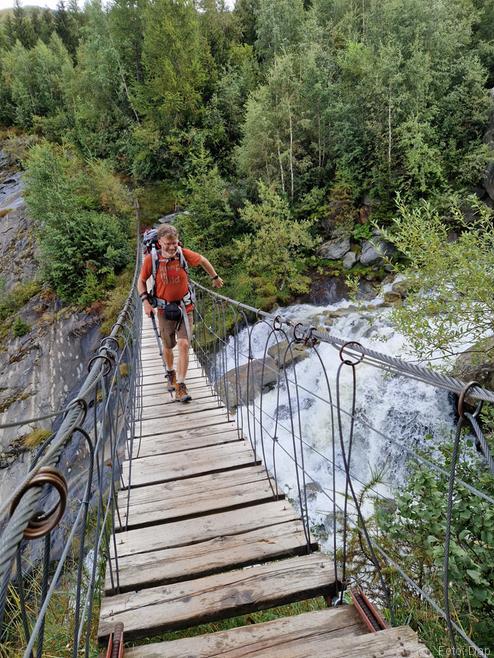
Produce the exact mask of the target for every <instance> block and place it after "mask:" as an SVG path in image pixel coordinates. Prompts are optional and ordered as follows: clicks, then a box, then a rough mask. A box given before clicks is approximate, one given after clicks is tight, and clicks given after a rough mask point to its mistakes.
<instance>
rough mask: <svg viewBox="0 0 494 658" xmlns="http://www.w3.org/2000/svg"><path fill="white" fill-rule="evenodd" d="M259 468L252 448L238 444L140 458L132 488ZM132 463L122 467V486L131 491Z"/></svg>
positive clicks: (134, 467)
mask: <svg viewBox="0 0 494 658" xmlns="http://www.w3.org/2000/svg"><path fill="white" fill-rule="evenodd" d="M256 463H257V464H259V463H260V460H256V459H254V453H253V452H252V450H250V448H246V447H245V446H244V445H237V444H236V443H227V444H226V445H219V446H218V445H213V446H207V447H206V448H197V449H194V450H184V451H183V452H173V453H171V454H167V455H153V456H150V457H139V458H138V459H134V460H132V469H131V472H130V477H131V484H130V486H131V487H142V486H145V485H148V484H153V483H158V482H167V481H170V480H180V479H182V478H189V477H194V476H196V475H206V473H215V472H216V471H226V470H229V469H233V468H242V467H243V466H253V465H254V464H256ZM129 471H130V467H129V461H125V462H123V464H122V486H123V487H127V486H129V485H128V479H129Z"/></svg>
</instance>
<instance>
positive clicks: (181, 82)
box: [139, 0, 208, 132]
mask: <svg viewBox="0 0 494 658" xmlns="http://www.w3.org/2000/svg"><path fill="white" fill-rule="evenodd" d="M185 44H186V47H185ZM205 46H206V44H205V42H204V40H203V38H202V37H201V34H200V31H199V19H198V15H197V12H196V11H195V8H194V3H193V2H192V0H156V2H153V3H149V4H148V5H147V7H146V9H145V11H144V44H143V58H142V61H143V68H144V72H145V79H144V83H143V85H142V86H141V88H140V90H139V108H140V111H141V112H142V113H144V114H145V115H146V116H147V117H148V118H149V119H151V120H152V121H153V123H154V124H155V125H156V126H158V127H159V128H160V129H162V130H163V131H165V132H168V131H170V130H171V129H173V128H180V127H183V126H184V125H188V124H189V123H190V122H191V121H193V120H194V118H195V117H196V115H197V113H198V112H199V111H200V104H201V89H202V87H203V85H204V83H205V81H206V78H207V74H206V69H205V66H204V61H205V58H207V57H208V52H207V48H206V47H205Z"/></svg>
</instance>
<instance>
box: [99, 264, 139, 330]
mask: <svg viewBox="0 0 494 658" xmlns="http://www.w3.org/2000/svg"><path fill="white" fill-rule="evenodd" d="M133 276H134V263H133V262H132V264H131V265H129V266H128V267H127V269H125V270H124V271H123V272H122V273H121V274H120V275H119V276H118V277H117V282H116V285H115V287H114V288H113V290H111V291H110V292H109V293H108V296H107V298H106V300H105V301H104V302H103V313H102V324H101V334H102V335H103V336H108V335H109V334H110V332H111V330H112V327H113V325H114V323H115V322H116V320H117V318H118V316H119V314H120V311H121V310H122V308H123V305H124V304H125V302H126V300H127V297H128V295H129V291H130V286H131V285H132V278H133Z"/></svg>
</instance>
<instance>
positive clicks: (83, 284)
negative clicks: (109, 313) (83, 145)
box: [26, 143, 130, 303]
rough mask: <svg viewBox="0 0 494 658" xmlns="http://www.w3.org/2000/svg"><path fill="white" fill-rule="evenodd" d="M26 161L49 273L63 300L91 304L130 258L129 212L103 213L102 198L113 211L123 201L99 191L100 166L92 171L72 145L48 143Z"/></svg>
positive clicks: (29, 190) (29, 199) (28, 191)
mask: <svg viewBox="0 0 494 658" xmlns="http://www.w3.org/2000/svg"><path fill="white" fill-rule="evenodd" d="M27 164H28V166H27V172H26V177H27V188H26V200H27V204H28V208H29V212H30V215H31V217H33V219H34V221H35V224H36V227H37V231H38V237H39V244H40V250H41V255H42V258H41V262H42V263H43V272H44V276H45V278H46V280H47V281H48V282H49V283H50V284H51V285H52V286H53V288H54V289H55V291H56V292H57V294H58V295H59V296H60V298H61V299H62V300H64V301H69V302H76V303H77V302H79V303H80V302H81V299H83V300H84V303H90V302H91V301H94V299H95V298H96V297H98V296H101V294H102V292H104V291H105V290H106V288H107V287H108V286H109V285H111V284H112V282H113V281H114V274H115V273H118V272H119V271H120V270H121V269H122V268H123V267H124V266H125V265H126V263H127V262H128V260H129V256H130V254H129V244H128V216H126V215H125V214H120V216H118V215H117V214H109V213H107V212H101V204H102V202H103V203H104V204H105V207H106V208H108V209H113V210H114V211H115V210H120V211H121V209H122V206H121V205H120V206H119V205H118V204H116V203H115V202H114V201H110V202H109V201H108V197H107V196H105V200H103V198H101V197H100V196H99V195H98V190H99V189H100V185H99V184H98V182H97V181H98V179H99V178H100V176H101V173H102V170H101V168H98V169H97V170H96V171H94V173H92V172H91V170H90V169H87V168H86V167H84V165H83V163H82V162H81V160H80V159H79V158H78V157H77V156H76V154H75V153H74V151H73V150H71V149H68V148H62V147H58V148H57V147H54V146H51V145H49V144H48V143H43V144H40V145H37V146H35V147H33V148H32V150H31V152H30V156H29V160H28V163H27ZM123 207H124V208H125V205H124V206H123Z"/></svg>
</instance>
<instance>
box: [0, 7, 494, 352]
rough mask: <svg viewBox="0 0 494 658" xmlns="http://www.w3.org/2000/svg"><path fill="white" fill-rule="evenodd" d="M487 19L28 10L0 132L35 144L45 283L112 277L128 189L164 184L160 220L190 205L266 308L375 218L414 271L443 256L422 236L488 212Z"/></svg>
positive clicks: (337, 12) (209, 247) (483, 10)
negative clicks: (415, 265)
mask: <svg viewBox="0 0 494 658" xmlns="http://www.w3.org/2000/svg"><path fill="white" fill-rule="evenodd" d="M493 24H494V1H493V0H486V1H484V0H451V1H448V2H446V0H432V1H431V0H379V1H377V0H351V1H346V0H345V1H343V0H312V1H309V0H306V1H305V2H304V1H303V0H237V2H236V4H235V8H234V9H233V10H229V9H228V8H227V7H226V6H225V3H224V2H223V1H222V0H196V1H193V0H153V1H151V0H114V2H111V3H109V4H108V5H107V6H106V7H105V8H104V7H103V6H102V5H101V3H99V2H97V1H93V2H90V3H88V4H87V5H85V7H84V9H80V8H79V7H78V6H77V3H76V2H75V1H71V2H70V3H69V4H68V5H65V4H64V2H63V0H62V1H61V2H60V4H59V5H58V8H57V10H56V11H51V10H49V9H43V10H38V9H36V8H34V9H33V8H29V11H27V10H25V9H23V8H22V6H21V5H20V4H19V2H18V3H17V4H16V5H15V7H14V10H13V12H12V13H11V14H9V15H7V16H6V18H5V20H4V21H3V25H2V29H1V32H0V78H1V85H0V123H1V124H2V125H3V126H5V127H6V128H9V127H10V132H9V131H8V130H7V133H6V134H7V136H10V140H11V141H12V140H15V139H17V141H19V134H20V133H23V134H24V135H25V134H29V135H30V138H29V139H30V140H31V141H30V142H29V144H28V146H29V147H32V146H34V148H29V151H28V153H29V155H28V157H27V159H26V161H25V162H26V167H27V169H28V181H29V184H28V199H29V200H30V203H31V205H32V208H33V210H34V211H35V214H36V215H37V219H38V222H39V224H40V239H41V244H42V247H43V249H44V252H45V253H46V254H47V255H48V258H47V259H46V260H47V264H46V269H47V272H46V275H47V277H48V280H49V281H50V282H51V283H52V285H53V286H54V287H55V289H56V290H57V292H58V293H59V294H60V295H61V297H62V298H64V299H66V300H68V301H74V300H75V299H76V298H79V297H80V296H81V295H82V296H83V298H84V300H86V301H90V299H91V298H92V297H95V296H96V297H97V296H98V294H102V290H104V289H106V288H107V287H108V285H112V284H113V283H114V273H115V272H118V271H119V269H121V268H122V267H123V266H124V264H125V262H126V260H128V259H129V258H130V256H129V253H131V252H129V251H128V250H127V249H126V247H125V245H124V244H123V243H122V240H121V237H120V234H121V232H122V227H123V226H124V225H125V219H122V218H124V217H125V215H126V213H127V214H129V208H130V206H129V200H128V198H126V193H125V189H124V185H122V183H124V184H125V186H127V187H132V188H139V187H141V188H142V187H145V188H146V189H147V190H148V196H149V195H150V190H151V196H153V197H154V207H155V208H156V209H157V210H159V211H161V212H165V211H167V210H170V205H176V204H179V205H180V206H181V207H183V208H186V209H187V210H188V214H186V215H183V216H182V219H181V220H180V228H181V230H182V234H183V238H184V240H185V242H186V244H187V246H190V247H192V248H195V249H197V250H201V251H204V252H205V253H206V254H207V255H208V257H209V258H210V259H211V260H214V261H215V262H216V263H217V266H218V268H219V270H220V271H221V272H222V275H224V278H225V279H226V281H227V282H228V290H229V291H230V292H232V293H235V294H236V296H237V297H239V298H241V299H243V300H244V301H247V302H252V303H255V304H256V305H257V306H263V307H269V306H272V304H273V303H275V302H276V301H278V302H286V301H288V300H289V299H291V298H293V297H294V296H296V295H298V294H299V293H303V292H305V291H306V290H307V287H308V283H309V277H308V276H307V275H308V274H310V272H311V270H312V271H319V272H326V273H327V272H329V273H331V272H334V273H338V272H339V271H340V272H341V271H342V267H341V262H337V261H330V262H328V261H327V260H324V258H321V256H320V252H318V244H319V243H321V242H323V241H325V240H326V241H327V240H331V239H333V240H334V239H341V238H345V237H346V238H350V239H351V241H352V245H353V246H352V248H353V249H354V250H357V251H358V249H359V244H361V242H362V241H363V240H365V239H368V238H370V237H371V236H372V233H373V231H374V232H375V228H374V227H375V226H377V225H379V226H380V227H383V228H384V229H385V227H386V226H388V227H389V228H390V229H391V238H390V239H392V240H395V242H397V243H398V244H399V247H400V251H401V252H402V253H403V254H405V255H406V256H407V257H408V261H407V260H406V259H405V261H406V262H408V263H409V262H410V260H413V259H414V258H415V257H417V254H418V255H420V254H422V258H421V263H419V264H424V263H425V265H426V268H427V267H429V268H430V267H431V261H432V264H433V265H434V266H435V264H436V263H435V261H436V259H435V257H434V254H433V253H432V254H431V258H428V257H423V255H424V252H423V250H424V249H425V250H426V252H427V250H428V249H429V248H430V243H434V240H423V242H424V243H425V244H418V243H417V240H418V237H420V236H421V235H422V236H423V235H424V234H428V233H429V232H434V230H436V229H438V230H439V231H441V230H445V231H446V234H447V233H448V231H449V230H450V229H451V228H453V229H456V230H457V232H459V233H460V234H461V233H462V232H463V230H464V227H460V228H459V227H458V212H455V209H458V208H460V209H463V210H464V209H465V208H467V209H468V212H466V213H465V212H461V213H460V214H461V216H462V217H464V216H465V214H466V215H467V216H469V217H470V218H473V220H472V221H477V220H478V216H479V213H482V212H483V213H484V215H483V218H484V219H483V221H484V224H485V222H486V221H487V220H486V219H485V217H486V215H485V213H487V217H490V215H489V209H488V208H487V209H486V208H485V207H484V203H483V201H485V200H487V201H489V198H488V197H487V195H486V194H485V191H484V192H483V193H482V192H481V183H482V180H483V177H484V175H485V172H486V170H487V168H488V165H489V162H491V161H492V158H493V150H492V144H489V143H488V141H486V140H485V134H486V131H487V126H488V121H489V116H490V113H491V112H492V106H493V104H492V98H491V96H490V94H489V88H490V87H492V86H494V33H493V32H492V30H491V27H492V25H493ZM14 134H15V135H17V137H14V136H13V135H14ZM24 140H25V138H24ZM75 172H77V176H73V174H74V173H75ZM102 179H104V180H105V184H106V185H107V186H109V187H110V188H111V189H112V190H113V192H114V194H113V195H110V196H112V198H111V199H108V194H105V193H104V192H103V191H102V190H101V180H102ZM55 183H56V185H55V189H56V195H54V194H53V193H52V192H50V193H49V194H48V192H47V190H46V187H47V184H50V185H52V184H55ZM151 184H154V187H150V186H151ZM43 190H45V193H43ZM472 194H476V195H477V196H476V199H475V201H472V199H471V197H470V195H472ZM55 197H56V198H55ZM479 206H481V208H480V209H479ZM158 215H159V212H157V213H156V217H157V216H158ZM62 216H63V218H64V219H63V222H62V221H61V219H60V217H62ZM417 216H418V218H419V221H418V224H419V231H418V234H414V233H413V230H412V231H411V230H410V224H411V225H412V226H413V220H414V218H415V220H417ZM80 217H83V221H82V223H81V222H80V221H79V220H76V218H80ZM103 218H104V219H103ZM438 218H439V221H433V220H437V219H438ZM477 223H478V222H477ZM487 223H488V224H489V223H490V225H491V224H492V222H490V220H489V221H487ZM436 225H438V226H436ZM55 230H56V231H58V233H59V235H60V236H62V235H65V236H69V237H67V239H66V250H67V251H68V252H70V253H67V254H65V253H64V254H61V255H60V249H58V248H54V244H53V242H54V240H53V231H55ZM466 230H467V233H468V222H467V226H466ZM47 232H49V233H50V235H47ZM437 239H438V240H439V241H441V236H440V235H439V236H437ZM108 240H111V242H112V245H113V246H112V247H111V248H110V249H109V251H108V248H107V247H108V245H107V244H106V243H107V242H108ZM78 241H81V243H82V249H81V253H80V256H79V257H78V259H77V260H78V263H76V264H75V269H74V271H70V270H71V265H70V263H71V262H72V260H71V258H70V257H71V256H72V255H73V253H72V252H71V248H72V247H73V246H74V244H76V243H77V242H78ZM444 242H446V241H444ZM484 247H485V245H480V246H478V248H479V249H482V248H484ZM318 253H319V255H318ZM67 256H69V257H67ZM57 260H58V261H60V262H56V261H57ZM88 261H90V262H91V263H92V266H91V267H90V268H89V270H88V269H87V268H84V264H85V263H87V262H88ZM443 265H444V263H443ZM83 269H84V271H85V272H86V275H87V276H86V278H84V277H82V278H81V276H80V274H81V271H82V270H83ZM65 270H69V271H68V273H67V272H66V271H65ZM363 270H365V268H362V267H360V269H359V267H358V266H357V267H356V268H354V269H353V270H352V272H353V273H354V275H355V276H358V275H359V274H362V271H363ZM67 274H68V276H69V278H70V279H71V283H70V285H67V283H66V281H67V278H66V276H67ZM427 275H430V276H431V278H432V279H433V280H434V277H436V280H441V276H440V275H438V274H437V272H435V271H434V272H429V273H427V272H424V273H423V276H427ZM488 278H489V280H490V279H491V278H492V274H488ZM422 280H423V277H422ZM467 280H468V281H472V276H470V274H469V275H468V276H467ZM459 285H461V282H459ZM411 321H413V319H412V320H411V319H410V318H405V319H404V320H403V322H404V324H405V325H406V324H407V322H408V323H409V322H411ZM439 338H440V339H442V340H445V338H444V336H441V337H439ZM448 338H449V337H448V336H447V337H446V339H448Z"/></svg>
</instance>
